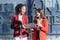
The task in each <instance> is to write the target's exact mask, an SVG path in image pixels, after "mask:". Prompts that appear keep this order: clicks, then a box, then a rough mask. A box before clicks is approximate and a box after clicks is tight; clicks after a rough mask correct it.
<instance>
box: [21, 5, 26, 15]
mask: <svg viewBox="0 0 60 40" xmlns="http://www.w3.org/2000/svg"><path fill="white" fill-rule="evenodd" d="M25 12H26V7H25V6H23V7H22V8H21V13H22V14H25Z"/></svg>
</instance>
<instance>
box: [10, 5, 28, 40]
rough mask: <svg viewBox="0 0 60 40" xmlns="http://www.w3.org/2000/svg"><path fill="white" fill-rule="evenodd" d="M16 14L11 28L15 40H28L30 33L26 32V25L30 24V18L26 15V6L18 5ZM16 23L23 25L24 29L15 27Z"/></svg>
mask: <svg viewBox="0 0 60 40" xmlns="http://www.w3.org/2000/svg"><path fill="white" fill-rule="evenodd" d="M15 10H16V14H14V15H13V16H12V22H11V28H12V29H14V39H15V40H27V37H28V33H27V32H26V27H25V26H24V24H28V16H27V15H24V14H25V12H26V6H25V5H23V4H18V5H17V6H16V7H15ZM16 21H18V22H19V21H20V22H21V23H22V29H20V26H19V25H14V23H15V22H16ZM20 37H21V38H20Z"/></svg>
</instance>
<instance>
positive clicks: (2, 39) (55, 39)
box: [0, 33, 60, 40]
mask: <svg viewBox="0 0 60 40" xmlns="http://www.w3.org/2000/svg"><path fill="white" fill-rule="evenodd" d="M31 36H32V35H31V33H30V36H29V38H28V40H31ZM0 40H14V37H13V33H0ZM47 40H60V34H52V33H50V34H47Z"/></svg>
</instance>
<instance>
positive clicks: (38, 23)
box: [37, 19, 43, 27]
mask: <svg viewBox="0 0 60 40" xmlns="http://www.w3.org/2000/svg"><path fill="white" fill-rule="evenodd" d="M37 25H38V26H39V27H43V26H42V24H41V21H40V20H39V19H37Z"/></svg>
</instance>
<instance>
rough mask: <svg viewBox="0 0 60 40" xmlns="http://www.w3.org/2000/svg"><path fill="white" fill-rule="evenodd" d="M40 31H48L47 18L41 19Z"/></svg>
mask: <svg viewBox="0 0 60 40" xmlns="http://www.w3.org/2000/svg"><path fill="white" fill-rule="evenodd" d="M41 31H43V32H45V33H47V32H48V20H47V19H43V21H42V27H41Z"/></svg>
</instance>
